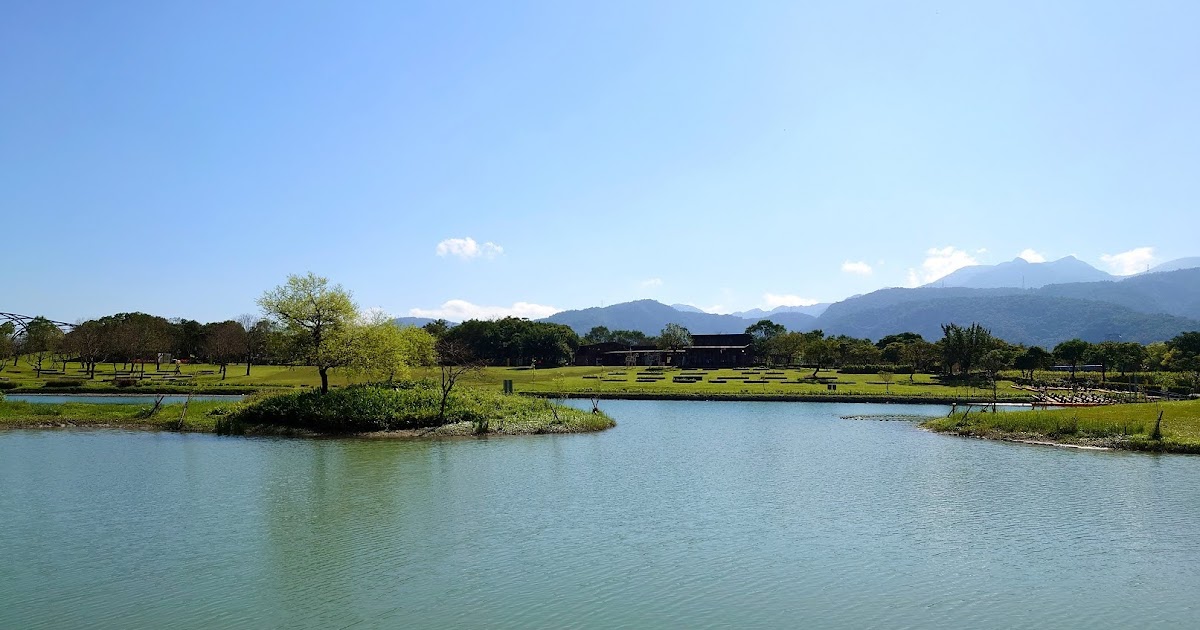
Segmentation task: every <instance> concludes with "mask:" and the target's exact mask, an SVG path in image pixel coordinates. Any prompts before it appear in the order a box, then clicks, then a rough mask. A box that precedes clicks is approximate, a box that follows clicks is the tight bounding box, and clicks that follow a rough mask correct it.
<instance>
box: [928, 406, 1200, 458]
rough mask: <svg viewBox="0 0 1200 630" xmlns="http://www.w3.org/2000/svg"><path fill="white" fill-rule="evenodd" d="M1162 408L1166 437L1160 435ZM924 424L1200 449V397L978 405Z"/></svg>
mask: <svg viewBox="0 0 1200 630" xmlns="http://www.w3.org/2000/svg"><path fill="white" fill-rule="evenodd" d="M1160 412H1161V413H1162V424H1161V425H1160V427H1159V428H1160V431H1161V437H1158V438H1156V437H1155V435H1154V428H1155V424H1156V422H1157V419H1158V415H1159V413H1160ZM921 426H922V427H923V428H926V429H929V430H931V431H935V432H938V433H945V434H948V435H958V436H963V437H975V438H983V439H990V440H1002V441H1009V442H1022V443H1028V444H1046V445H1051V446H1070V447H1094V448H1104V449H1114V450H1125V451H1149V452H1157V453H1187V454H1200V400H1189V401H1178V402H1164V403H1138V404H1124V405H1108V406H1104V407H1083V408H1072V409H1043V410H1034V411H1018V412H1007V413H1002V414H993V413H987V412H985V411H982V410H980V409H975V410H972V411H967V412H959V413H956V414H952V415H950V416H948V417H945V418H934V419H932V420H928V421H926V422H924V423H922V424H921Z"/></svg>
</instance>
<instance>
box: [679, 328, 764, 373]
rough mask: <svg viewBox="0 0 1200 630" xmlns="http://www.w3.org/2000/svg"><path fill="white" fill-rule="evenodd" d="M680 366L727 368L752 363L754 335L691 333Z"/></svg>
mask: <svg viewBox="0 0 1200 630" xmlns="http://www.w3.org/2000/svg"><path fill="white" fill-rule="evenodd" d="M680 365H681V366H682V367H699V368H729V367H750V366H752V365H754V337H753V335H749V334H746V333H734V334H725V335H692V345H691V346H688V347H687V349H686V350H685V351H684V355H683V362H682V363H681V364H680Z"/></svg>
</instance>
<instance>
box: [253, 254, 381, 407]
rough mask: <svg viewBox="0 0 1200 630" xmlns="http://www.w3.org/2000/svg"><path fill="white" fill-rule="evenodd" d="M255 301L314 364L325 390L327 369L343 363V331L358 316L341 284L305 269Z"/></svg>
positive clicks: (345, 330) (344, 331) (327, 376)
mask: <svg viewBox="0 0 1200 630" xmlns="http://www.w3.org/2000/svg"><path fill="white" fill-rule="evenodd" d="M258 305H259V307H261V308H262V309H263V312H264V313H265V314H266V315H267V317H270V318H273V319H275V320H276V321H278V322H279V323H280V324H281V325H282V326H283V327H284V329H285V331H286V332H287V334H288V336H289V337H290V338H291V341H292V342H293V344H294V347H295V349H296V351H297V353H298V355H299V356H300V357H302V359H303V360H304V361H305V363H306V364H308V365H313V366H316V368H317V373H318V374H319V375H320V376H321V392H322V393H324V392H328V391H329V370H330V369H333V368H336V367H340V366H342V365H345V362H346V360H347V358H348V357H347V354H346V352H345V351H344V344H345V342H346V335H347V333H348V332H349V329H350V327H351V326H353V325H354V324H355V322H356V321H357V320H358V307H357V306H356V305H355V304H354V300H353V299H352V298H351V295H350V293H349V292H348V291H346V290H345V289H343V288H342V285H340V284H338V285H332V286H330V284H329V280H328V279H326V278H322V277H320V276H316V275H314V274H312V273H308V274H307V275H304V276H297V275H292V276H288V279H287V282H286V283H284V284H282V285H280V286H277V287H275V288H274V289H271V290H269V291H267V292H265V293H263V295H262V297H260V298H259V299H258Z"/></svg>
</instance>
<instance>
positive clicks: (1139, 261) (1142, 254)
mask: <svg viewBox="0 0 1200 630" xmlns="http://www.w3.org/2000/svg"><path fill="white" fill-rule="evenodd" d="M1100 260H1101V261H1103V262H1104V264H1105V265H1108V268H1109V270H1110V271H1112V272H1113V273H1115V274H1117V275H1118V276H1128V275H1132V274H1135V273H1139V272H1142V271H1145V270H1146V267H1147V266H1148V265H1152V264H1154V263H1155V262H1157V261H1158V258H1157V257H1156V256H1155V255H1154V248H1153V247H1135V248H1133V249H1131V250H1129V251H1127V252H1121V253H1120V254H1111V255H1110V254H1104V255H1103V256H1101V257H1100Z"/></svg>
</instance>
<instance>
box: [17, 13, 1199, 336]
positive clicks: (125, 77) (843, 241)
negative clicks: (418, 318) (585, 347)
mask: <svg viewBox="0 0 1200 630" xmlns="http://www.w3.org/2000/svg"><path fill="white" fill-rule="evenodd" d="M1198 6H1200V5H1196V4H1195V3H1163V2H1136V3H1134V2H1129V3H1107V2H1080V3H1069V2H1054V3H1046V2H1029V3H1020V2H1002V3H1001V2H998V3H993V4H986V3H951V2H930V3H920V2H917V3H890V2H889V3H884V2H879V3H855V2H836V3H823V4H802V3H795V2H781V3H762V2H756V3H695V2H678V3H674V2H655V3H644V2H628V3H625V2H605V3H591V4H581V3H555V2H543V3H528V4H526V3H517V2H511V3H509V2H504V3H499V2H496V3H467V2H438V3H426V4H423V3H416V2H379V3H370V2H356V3H328V2H321V3H306V2H291V3H246V2H212V3H170V2H156V3H150V2H146V3H121V2H103V3H86V2H78V3H67V2H56V3H9V4H8V5H7V6H6V8H5V11H4V12H5V18H4V20H2V21H0V39H2V40H3V41H4V42H5V44H4V46H2V47H0V213H2V215H3V218H2V221H0V226H2V227H0V230H2V234H3V237H2V238H0V252H2V254H0V255H3V256H4V263H3V267H2V268H3V269H4V270H5V272H4V280H3V284H2V285H0V311H15V312H21V313H27V314H45V315H47V316H50V317H52V318H55V319H61V320H75V319H77V318H83V317H92V316H98V315H103V314H107V313H111V312H117V311H131V310H142V311H146V312H152V313H156V314H162V315H165V316H183V317H191V318H196V319H200V320H204V321H208V320H218V319H224V318H228V317H233V316H236V315H238V314H240V313H243V312H253V311H254V310H255V306H254V300H255V299H256V298H257V297H258V296H259V295H260V294H261V293H262V291H263V290H265V289H267V288H269V287H272V286H274V285H276V284H279V283H280V282H282V281H283V280H284V278H285V277H286V276H287V274H289V273H303V272H306V271H313V272H316V273H318V274H321V275H325V276H328V277H329V278H330V279H332V280H334V281H337V282H340V283H342V284H343V285H344V286H346V287H347V288H348V289H351V290H352V291H353V292H354V294H355V297H356V300H357V301H358V302H359V304H360V305H361V306H363V307H379V308H382V309H384V310H386V311H388V312H391V313H394V314H397V315H409V314H418V315H439V314H441V315H449V316H451V318H453V319H460V318H462V317H465V316H472V315H482V316H489V315H501V314H507V313H513V312H515V313H517V314H523V315H528V316H541V315H545V314H547V313H548V312H550V311H552V310H554V309H567V308H580V307H586V306H592V305H599V304H612V303H616V302H621V301H627V300H630V299H638V298H645V297H650V298H655V299H659V300H661V301H664V302H667V303H672V302H687V303H692V304H695V305H697V306H701V307H705V308H715V309H716V310H721V311H731V310H742V309H749V308H753V307H771V306H774V305H778V304H785V303H801V302H806V301H817V300H820V301H829V300H836V299H840V298H844V297H846V296H849V295H852V294H855V293H862V292H867V291H870V290H873V289H876V288H879V287H884V286H905V285H908V284H911V283H913V282H923V281H925V280H932V279H933V277H934V276H935V275H936V274H941V273H945V272H948V271H950V270H952V269H953V268H955V267H956V266H961V265H962V264H969V263H970V262H980V263H996V262H1001V261H1004V260H1009V259H1012V258H1013V257H1015V256H1017V255H1018V254H1019V253H1021V252H1023V251H1024V252H1027V253H1026V255H1027V256H1029V257H1031V258H1038V257H1039V256H1040V257H1045V258H1047V259H1055V258H1058V257H1061V256H1065V255H1068V254H1074V255H1076V256H1078V257H1079V258H1081V259H1083V260H1086V261H1088V262H1090V263H1092V264H1094V265H1096V266H1098V267H1100V268H1103V269H1106V270H1109V271H1117V272H1122V273H1129V272H1132V271H1139V270H1141V269H1143V268H1144V267H1145V265H1147V264H1152V263H1153V262H1160V261H1165V260H1169V259H1172V258H1178V257H1183V256H1192V255H1198V254H1200V247H1197V246H1196V244H1195V242H1196V240H1195V234H1196V227H1197V219H1196V218H1195V217H1196V212H1195V206H1196V200H1197V199H1198V198H1200V194H1198V193H1200V177H1197V176H1196V173H1197V166H1198V164H1200V160H1198V158H1200V117H1197V116H1196V115H1195V108H1196V103H1197V102H1198V101H1200V99H1198V97H1200V85H1198V80H1197V77H1198V71H1197V70H1196V67H1195V62H1196V60H1197V59H1200V40H1198V39H1197V38H1196V37H1195V32H1196V28H1197V23H1198V19H1197V18H1200V10H1198V9H1197V7H1198Z"/></svg>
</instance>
